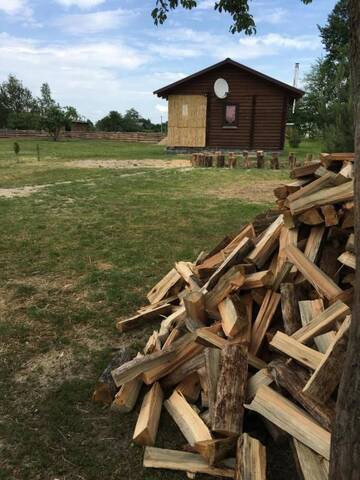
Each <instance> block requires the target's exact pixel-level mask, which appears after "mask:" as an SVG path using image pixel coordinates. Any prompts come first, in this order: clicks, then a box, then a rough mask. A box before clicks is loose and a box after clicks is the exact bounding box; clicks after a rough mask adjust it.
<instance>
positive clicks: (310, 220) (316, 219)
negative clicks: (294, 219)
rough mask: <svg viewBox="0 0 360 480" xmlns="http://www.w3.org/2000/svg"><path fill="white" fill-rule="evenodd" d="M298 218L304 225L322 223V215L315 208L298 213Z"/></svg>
mask: <svg viewBox="0 0 360 480" xmlns="http://www.w3.org/2000/svg"><path fill="white" fill-rule="evenodd" d="M299 220H300V222H301V223H305V225H321V224H322V223H324V217H323V216H322V215H321V213H320V211H319V210H318V209H317V208H309V210H306V211H305V212H303V213H302V214H301V215H299Z"/></svg>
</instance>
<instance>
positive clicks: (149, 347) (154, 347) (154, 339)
mask: <svg viewBox="0 0 360 480" xmlns="http://www.w3.org/2000/svg"><path fill="white" fill-rule="evenodd" d="M159 350H161V342H160V339H159V332H158V331H157V330H154V331H153V333H152V335H150V337H149V339H148V341H147V342H146V345H145V347H144V354H145V355H147V354H149V353H153V352H158V351H159Z"/></svg>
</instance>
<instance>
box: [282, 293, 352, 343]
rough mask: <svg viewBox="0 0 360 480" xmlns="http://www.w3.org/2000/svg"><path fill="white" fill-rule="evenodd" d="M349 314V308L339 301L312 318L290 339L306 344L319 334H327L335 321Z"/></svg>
mask: <svg viewBox="0 0 360 480" xmlns="http://www.w3.org/2000/svg"><path fill="white" fill-rule="evenodd" d="M349 313H350V308H349V307H348V306H347V305H346V304H345V303H343V302H341V301H340V300H337V301H336V302H335V303H333V304H332V305H330V307H328V308H327V309H326V310H324V311H323V312H321V313H320V314H319V315H318V316H317V317H315V318H313V319H312V320H311V322H309V323H308V324H307V325H305V326H304V327H302V328H300V329H299V330H298V331H297V332H295V333H294V334H293V335H292V336H291V338H293V339H294V340H297V341H298V342H300V343H306V342H308V341H309V340H312V339H313V338H314V337H317V336H318V335H320V334H321V333H325V332H328V331H329V330H331V327H332V326H333V325H334V324H335V322H337V321H341V320H343V319H344V318H345V317H346V315H348V314H349Z"/></svg>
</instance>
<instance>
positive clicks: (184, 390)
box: [162, 372, 201, 403]
mask: <svg viewBox="0 0 360 480" xmlns="http://www.w3.org/2000/svg"><path fill="white" fill-rule="evenodd" d="M162 383H163V382H162ZM176 390H177V391H178V392H179V393H181V394H182V395H183V396H184V397H185V398H186V400H187V401H188V402H190V403H195V402H196V401H197V400H198V398H199V395H200V390H201V386H200V378H199V375H198V373H197V372H193V373H190V375H188V376H187V377H185V378H184V379H183V380H182V381H181V382H180V383H179V384H178V386H177V387H176Z"/></svg>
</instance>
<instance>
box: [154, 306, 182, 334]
mask: <svg viewBox="0 0 360 480" xmlns="http://www.w3.org/2000/svg"><path fill="white" fill-rule="evenodd" d="M185 318H186V311H185V307H184V306H181V307H177V308H176V309H175V311H173V312H172V313H171V314H170V315H169V316H168V317H166V318H164V320H163V321H162V322H161V324H160V329H159V340H160V341H161V342H164V341H165V340H166V339H167V337H168V335H169V334H170V332H171V331H172V329H173V328H175V326H176V327H180V326H181V325H182V324H183V323H185Z"/></svg>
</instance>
